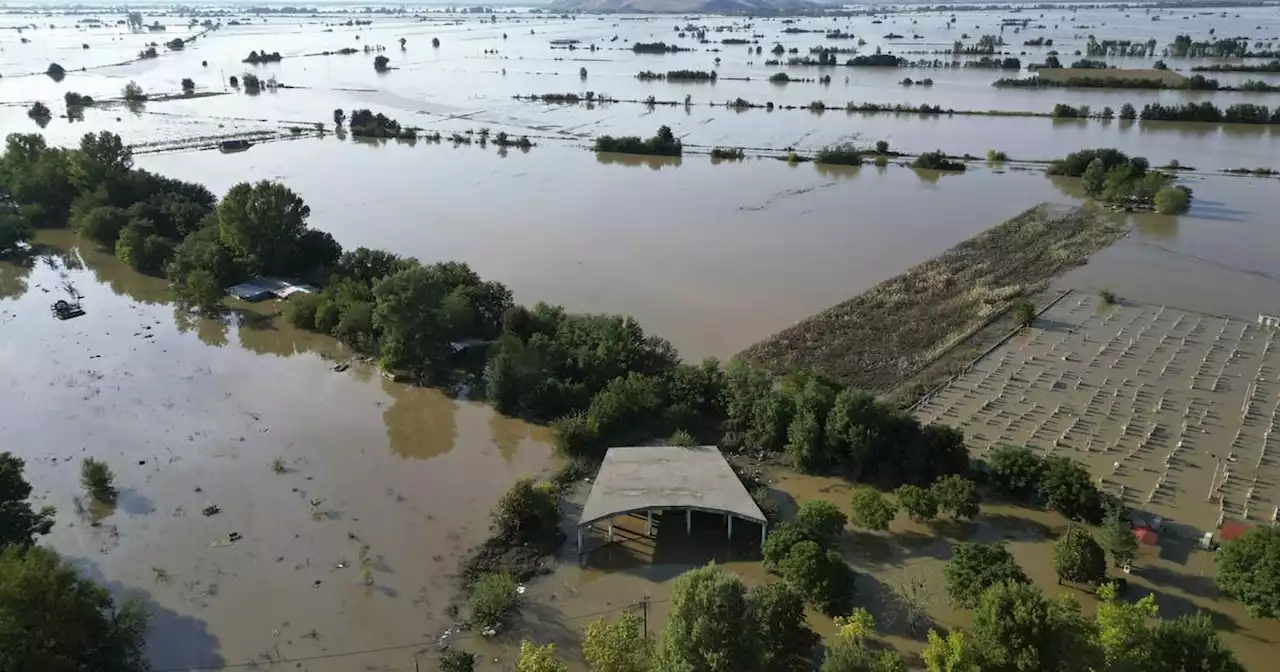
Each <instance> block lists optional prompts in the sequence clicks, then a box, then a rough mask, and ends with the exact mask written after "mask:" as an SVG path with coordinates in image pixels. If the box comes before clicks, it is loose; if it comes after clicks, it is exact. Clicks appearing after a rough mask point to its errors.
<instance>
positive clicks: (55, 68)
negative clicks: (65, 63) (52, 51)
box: [44, 63, 67, 79]
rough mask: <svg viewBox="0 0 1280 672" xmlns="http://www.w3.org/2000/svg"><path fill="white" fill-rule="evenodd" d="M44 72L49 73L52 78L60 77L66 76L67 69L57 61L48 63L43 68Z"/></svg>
mask: <svg viewBox="0 0 1280 672" xmlns="http://www.w3.org/2000/svg"><path fill="white" fill-rule="evenodd" d="M44 74H46V75H49V76H50V77H52V78H54V79H62V78H63V77H65V76H66V74H67V69H66V68H64V67H62V65H60V64H58V63H50V64H49V67H48V68H45V71H44Z"/></svg>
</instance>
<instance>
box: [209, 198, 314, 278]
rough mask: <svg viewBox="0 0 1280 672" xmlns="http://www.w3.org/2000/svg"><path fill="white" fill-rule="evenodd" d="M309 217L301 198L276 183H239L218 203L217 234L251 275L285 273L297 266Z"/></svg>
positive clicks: (309, 211) (309, 213)
mask: <svg viewBox="0 0 1280 672" xmlns="http://www.w3.org/2000/svg"><path fill="white" fill-rule="evenodd" d="M310 215H311V208H310V207H308V206H307V204H306V203H304V202H303V201H302V198H301V197H299V196H298V195H297V194H295V193H293V192H292V191H290V190H289V189H288V188H287V187H285V186H284V185H282V184H280V183H278V182H270V181H267V180H263V181H261V182H258V183H256V184H249V183H247V182H241V183H240V184H237V185H235V186H234V187H232V188H231V190H230V191H228V192H227V195H226V197H225V198H223V199H222V202H221V203H219V204H218V234H219V238H220V240H221V242H222V244H224V245H226V246H227V248H228V249H229V250H231V252H232V253H233V254H234V255H235V256H236V257H237V258H238V259H239V260H240V261H241V262H242V263H243V264H244V266H245V268H246V269H248V271H249V272H250V273H251V274H255V275H271V274H277V273H287V272H289V271H290V270H293V269H294V268H296V267H297V264H296V259H295V256H296V254H297V252H298V245H299V241H300V240H301V238H302V234H303V232H304V231H306V228H307V217H309V216H310Z"/></svg>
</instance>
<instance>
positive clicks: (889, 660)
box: [819, 607, 907, 672]
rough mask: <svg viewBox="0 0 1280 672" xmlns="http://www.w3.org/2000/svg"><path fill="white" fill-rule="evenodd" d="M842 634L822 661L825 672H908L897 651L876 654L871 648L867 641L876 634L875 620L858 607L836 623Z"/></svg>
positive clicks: (833, 642) (837, 635)
mask: <svg viewBox="0 0 1280 672" xmlns="http://www.w3.org/2000/svg"><path fill="white" fill-rule="evenodd" d="M835 622H836V625H837V626H838V627H839V630H838V631H837V632H836V634H835V636H834V637H832V638H831V642H830V644H829V645H828V646H827V651H826V653H825V654H824V655H823V657H822V666H821V668H819V669H820V670H821V672H906V669H907V668H906V665H905V663H903V661H902V657H901V656H899V655H898V653H897V652H896V651H893V650H886V651H882V652H880V653H878V654H877V653H876V652H874V651H872V650H871V649H870V648H868V647H867V638H868V637H870V636H871V635H872V634H873V633H874V632H875V619H874V618H872V617H871V614H870V613H868V612H867V610H866V609H863V608H862V607H858V608H857V609H854V610H853V613H851V614H850V615H849V616H848V617H839V616H837V617H836V619H835Z"/></svg>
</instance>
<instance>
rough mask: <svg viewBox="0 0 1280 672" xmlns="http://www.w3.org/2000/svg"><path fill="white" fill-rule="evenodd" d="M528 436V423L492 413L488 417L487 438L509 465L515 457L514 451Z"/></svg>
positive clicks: (495, 412)
mask: <svg viewBox="0 0 1280 672" xmlns="http://www.w3.org/2000/svg"><path fill="white" fill-rule="evenodd" d="M528 436H529V425H528V423H526V422H524V421H522V420H517V419H516V418H509V417H507V416H505V415H503V414H501V413H499V412H497V411H492V413H491V415H490V416H489V438H490V439H492V440H493V443H494V444H495V445H497V446H498V453H499V454H500V455H502V459H503V460H505V461H507V462H508V463H510V462H511V460H512V459H514V458H515V456H516V449H517V448H519V447H520V442H521V441H523V440H524V439H526V438H528Z"/></svg>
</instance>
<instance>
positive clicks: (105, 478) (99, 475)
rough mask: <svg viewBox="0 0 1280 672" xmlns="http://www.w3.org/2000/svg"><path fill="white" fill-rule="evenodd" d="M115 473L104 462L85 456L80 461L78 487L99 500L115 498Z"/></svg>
mask: <svg viewBox="0 0 1280 672" xmlns="http://www.w3.org/2000/svg"><path fill="white" fill-rule="evenodd" d="M115 478H116V477H115V474H113V473H111V467H108V466H107V463H106V462H102V461H100V460H96V459H94V458H92V457H86V458H84V460H83V461H81V462H80V487H82V488H84V489H85V492H88V493H89V495H90V496H91V497H93V498H94V499H96V500H98V501H100V502H109V501H111V500H113V499H115V496H116V487H115Z"/></svg>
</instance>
